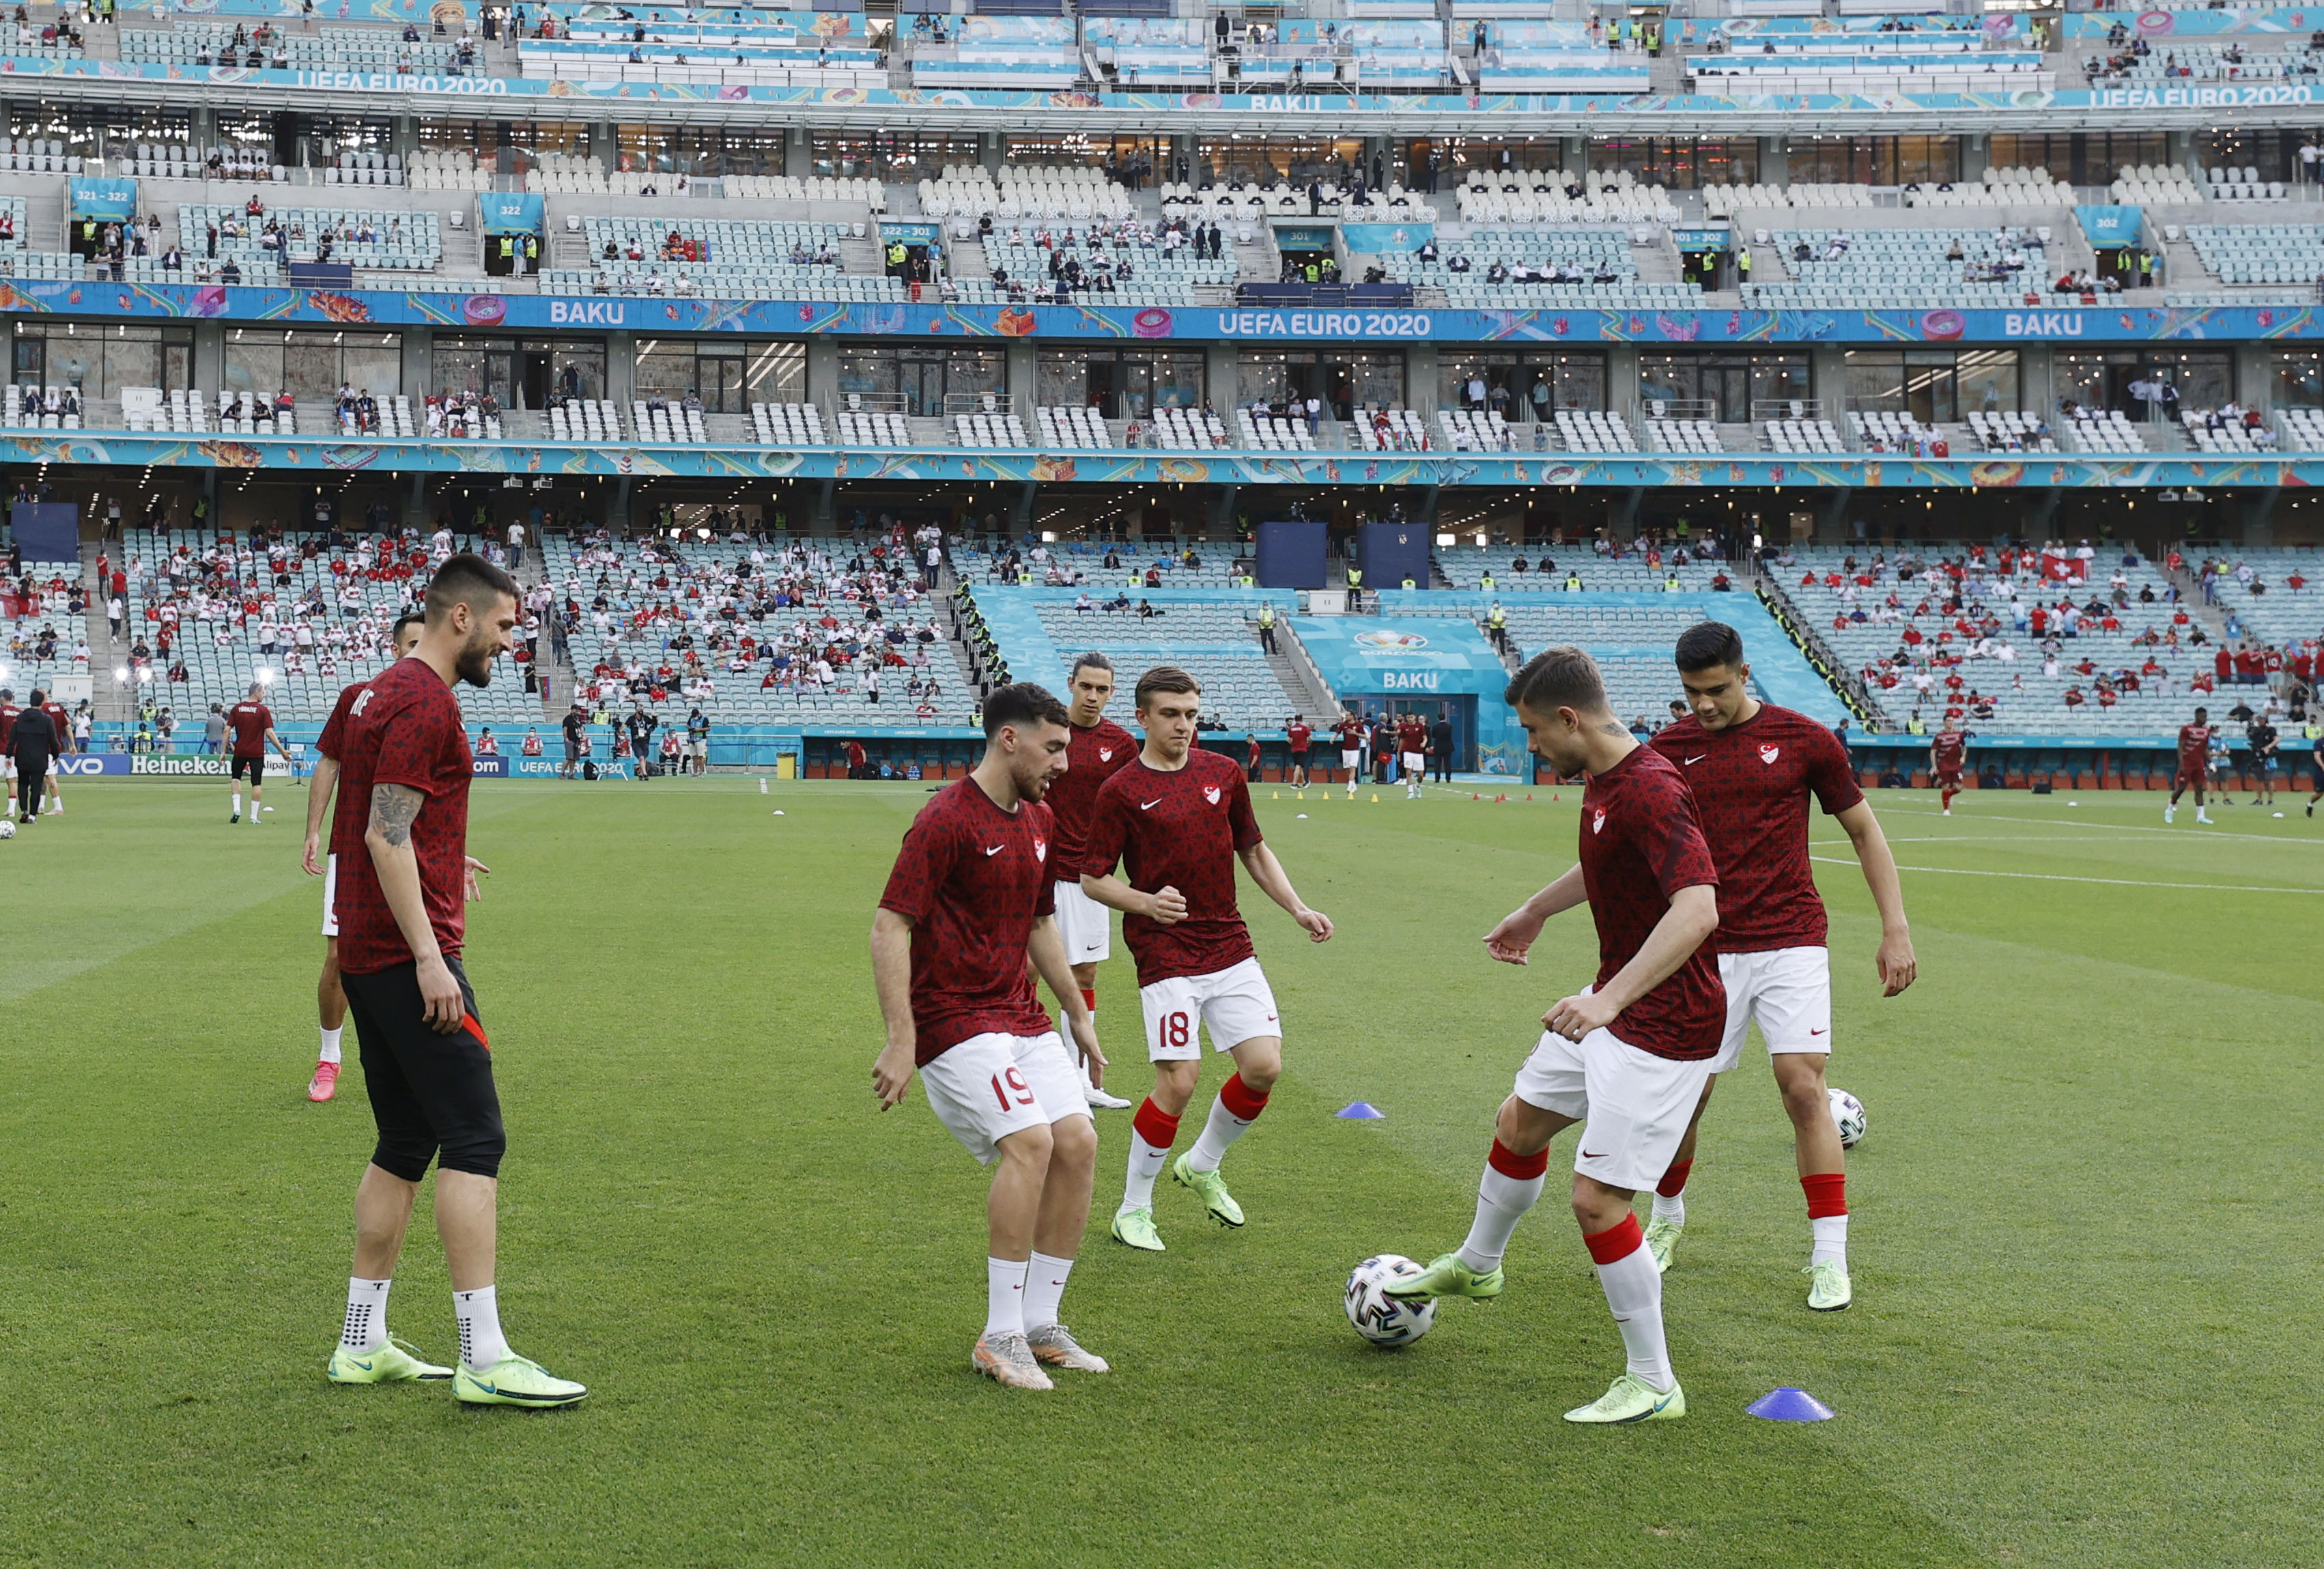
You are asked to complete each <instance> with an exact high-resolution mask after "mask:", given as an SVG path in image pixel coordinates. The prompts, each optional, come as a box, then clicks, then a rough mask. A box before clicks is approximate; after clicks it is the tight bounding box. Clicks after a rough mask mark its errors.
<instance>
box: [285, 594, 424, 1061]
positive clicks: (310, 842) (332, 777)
mask: <svg viewBox="0 0 2324 1569" xmlns="http://www.w3.org/2000/svg"><path fill="white" fill-rule="evenodd" d="M426 619H427V618H426V617H424V616H422V615H420V614H419V613H418V612H417V611H408V612H406V613H405V614H402V615H401V616H399V617H397V618H396V623H395V630H394V631H393V632H392V633H390V634H389V635H390V637H391V638H392V641H393V643H394V649H395V658H396V659H398V660H401V659H402V658H403V657H404V656H406V655H407V654H409V653H410V652H411V650H412V647H413V645H414V644H416V643H418V642H419V641H420V627H421V626H422V625H423V624H424V623H425V622H426ZM370 687H371V683H370V682H369V681H354V682H350V683H349V684H348V685H347V687H346V688H345V689H344V690H342V691H341V692H340V693H339V700H338V702H337V704H335V705H333V706H332V708H331V716H330V718H329V719H328V720H327V721H326V722H325V724H324V725H323V734H322V737H321V739H319V740H318V741H317V742H316V743H315V776H314V778H313V779H311V780H309V781H308V783H307V846H306V849H305V851H304V852H303V853H302V854H300V865H301V866H303V867H305V868H306V871H307V875H308V876H309V877H320V878H321V879H322V880H323V974H322V975H321V977H320V978H319V979H318V980H317V981H316V983H315V1010H316V1014H317V1017H318V1029H320V1031H321V1033H322V1041H321V1045H320V1047H319V1048H318V1055H317V1057H316V1058H315V1072H314V1074H313V1075H312V1076H311V1077H309V1079H308V1081H307V1098H308V1099H309V1100H310V1101H315V1102H322V1101H327V1100H329V1099H330V1098H331V1097H332V1096H333V1095H334V1094H337V1093H338V1084H339V1066H340V1065H339V1055H340V1053H339V1031H340V1030H341V1029H344V1028H346V1021H347V993H346V988H345V987H343V986H341V985H340V984H339V918H338V914H337V911H336V910H334V909H332V905H333V903H334V901H335V900H336V899H337V894H338V886H339V857H340V856H341V855H349V856H353V855H355V854H361V853H362V850H363V833H364V822H365V820H366V819H367V817H368V814H369V810H370V803H369V802H367V801H358V800H356V799H355V798H354V797H353V796H342V797H340V798H339V801H338V806H337V810H333V808H332V802H331V798H332V794H333V792H334V790H335V789H336V787H337V784H338V780H339V749H340V748H341V747H342V746H343V745H345V744H346V730H347V710H348V709H349V708H351V707H353V706H355V697H356V695H357V694H358V693H361V692H364V691H366V690H368V689H369V688H370ZM326 813H328V814H329V815H330V819H331V835H330V844H329V845H328V847H327V848H326V846H325V845H324V843H323V817H324V815H325V814H326ZM318 852H320V853H321V858H320V859H318Z"/></svg>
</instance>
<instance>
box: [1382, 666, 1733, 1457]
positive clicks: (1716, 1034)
mask: <svg viewBox="0 0 2324 1569" xmlns="http://www.w3.org/2000/svg"><path fill="white" fill-rule="evenodd" d="M1507 700H1508V702H1509V703H1510V704H1512V705H1513V706H1515V707H1516V709H1517V718H1518V720H1519V722H1520V723H1522V724H1523V725H1525V727H1526V740H1527V744H1528V745H1529V747H1530V748H1531V750H1532V752H1534V754H1535V756H1537V757H1540V758H1543V759H1545V761H1548V763H1549V764H1550V765H1551V767H1553V768H1554V769H1555V770H1556V771H1557V774H1558V776H1559V777H1560V778H1567V777H1570V776H1572V775H1573V774H1576V773H1586V774H1587V775H1589V783H1588V785H1587V786H1586V787H1585V789H1583V791H1582V822H1581V830H1580V834H1581V859H1580V861H1579V862H1578V863H1576V864H1575V866H1574V867H1573V869H1572V871H1570V872H1566V873H1565V874H1564V875H1563V876H1562V877H1560V878H1559V879H1558V880H1557V881H1554V882H1553V883H1551V884H1550V885H1549V886H1548V887H1546V888H1545V889H1543V890H1542V891H1540V892H1538V893H1536V894H1535V895H1534V896H1533V897H1532V898H1531V899H1528V900H1526V901H1525V903H1523V904H1522V905H1519V906H1518V907H1517V909H1515V910H1513V911H1512V912H1510V914H1509V915H1508V916H1507V917H1505V918H1503V919H1502V920H1501V922H1500V924H1499V925H1498V926H1496V927H1495V928H1493V929H1492V931H1491V932H1490V933H1489V934H1487V936H1486V937H1485V951H1486V952H1487V953H1488V954H1489V955H1491V956H1492V957H1494V958H1496V959H1499V960H1501V961H1502V962H1504V963H1507V964H1524V963H1526V955H1527V954H1528V953H1529V951H1530V950H1531V948H1532V946H1533V944H1534V940H1535V938H1536V937H1539V936H1540V935H1541V928H1542V925H1543V923H1544V922H1545V921H1547V920H1548V919H1549V918H1550V917H1551V916H1554V915H1556V914H1558V913H1560V912H1561V911H1563V910H1568V909H1572V908H1573V907H1574V906H1576V905H1578V904H1581V903H1583V902H1584V901H1585V900H1586V901H1587V902H1588V904H1589V906H1590V915H1591V920H1592V921H1594V922H1595V923H1596V925H1597V928H1598V974H1597V978H1596V979H1595V980H1593V981H1592V982H1591V983H1590V984H1589V985H1587V986H1585V987H1583V988H1582V989H1581V990H1580V991H1579V992H1575V993H1573V994H1572V996H1569V997H1566V998H1563V999H1562V1000H1561V1001H1558V1002H1557V1003H1556V1004H1555V1005H1554V1007H1552V1008H1551V1009H1550V1011H1548V1012H1547V1013H1545V1014H1544V1015H1543V1016H1542V1023H1543V1024H1544V1025H1545V1026H1546V1027H1547V1029H1546V1031H1545V1033H1544V1034H1543V1036H1542V1038H1541V1041H1540V1043H1539V1044H1538V1045H1536V1046H1535V1048H1534V1049H1533V1055H1532V1056H1530V1057H1527V1058H1526V1061H1525V1066H1522V1067H1520V1068H1518V1069H1517V1084H1516V1087H1515V1088H1514V1089H1513V1090H1512V1091H1511V1092H1510V1094H1509V1098H1508V1100H1506V1101H1504V1102H1502V1103H1501V1109H1500V1113H1499V1118H1498V1119H1497V1121H1496V1123H1495V1126H1494V1138H1493V1147H1492V1150H1491V1153H1490V1154H1489V1156H1488V1157H1487V1159H1486V1164H1485V1175H1484V1177H1483V1178H1482V1180H1481V1181H1480V1183H1479V1185H1478V1189H1477V1210H1476V1219H1475V1221H1474V1223H1472V1224H1471V1227H1470V1229H1469V1235H1468V1239H1467V1240H1466V1241H1463V1242H1462V1244H1461V1246H1460V1247H1459V1248H1458V1249H1457V1250H1455V1251H1452V1252H1450V1253H1445V1254H1443V1255H1441V1256H1440V1257H1438V1258H1437V1259H1436V1260H1434V1261H1433V1262H1432V1263H1430V1264H1429V1266H1428V1267H1427V1268H1426V1269H1424V1270H1422V1271H1421V1272H1420V1273H1419V1274H1418V1275H1417V1276H1416V1277H1414V1278H1411V1279H1408V1280H1405V1281H1400V1282H1398V1283H1397V1284H1396V1285H1393V1286H1390V1287H1389V1288H1388V1294H1389V1295H1390V1296H1394V1297H1497V1296H1499V1295H1500V1291H1501V1287H1502V1276H1501V1258H1502V1255H1503V1254H1504V1253H1506V1252H1507V1251H1508V1245H1509V1238H1510V1236H1511V1235H1512V1234H1513V1233H1514V1232H1516V1230H1517V1222H1518V1221H1520V1220H1522V1219H1523V1218H1524V1217H1525V1214H1526V1211H1527V1210H1529V1209H1531V1208H1532V1207H1533V1206H1534V1204H1535V1201H1536V1200H1538V1199H1539V1198H1540V1197H1541V1194H1542V1188H1543V1187H1544V1186H1545V1183H1546V1181H1547V1173H1548V1170H1549V1141H1550V1140H1552V1139H1553V1138H1554V1137H1556V1136H1557V1134H1558V1133H1559V1131H1562V1130H1563V1129H1565V1128H1568V1127H1571V1126H1572V1125H1573V1124H1574V1123H1576V1122H1582V1123H1584V1124H1585V1125H1584V1126H1583V1128H1582V1137H1581V1139H1580V1140H1579V1141H1578V1142H1577V1144H1576V1147H1575V1155H1574V1160H1573V1214H1574V1218H1575V1219H1576V1220H1578V1221H1579V1222H1580V1223H1581V1224H1582V1241H1583V1242H1584V1243H1585V1244H1586V1245H1587V1246H1588V1247H1589V1249H1590V1256H1591V1260H1594V1261H1595V1262H1596V1264H1597V1267H1598V1280H1599V1284H1600V1287H1601V1288H1603V1289H1604V1291H1605V1293H1606V1305H1607V1306H1609V1308H1611V1309H1612V1310H1613V1315H1614V1323H1615V1324H1616V1326H1617V1327H1618V1328H1619V1329H1620V1331H1621V1334H1622V1344H1623V1347H1624V1349H1625V1351H1626V1352H1627V1353H1628V1363H1627V1366H1626V1367H1625V1369H1624V1371H1623V1372H1622V1374H1621V1376H1620V1377H1618V1378H1617V1379H1616V1380H1614V1382H1613V1384H1612V1386H1611V1387H1610V1388H1609V1389H1607V1391H1606V1393H1605V1394H1604V1395H1602V1396H1600V1398H1598V1399H1596V1400H1595V1401H1592V1402H1591V1404H1589V1405H1587V1406H1582V1407H1576V1408H1574V1409H1573V1410H1571V1411H1568V1412H1567V1413H1566V1414H1565V1419H1566V1420H1567V1421H1569V1422H1653V1421H1665V1420H1668V1419H1670V1418H1672V1417H1683V1416H1685V1415H1686V1397H1685V1395H1684V1394H1683V1393H1682V1392H1681V1391H1680V1389H1679V1384H1678V1376H1677V1374H1675V1373H1674V1372H1673V1371H1671V1363H1670V1352H1669V1349H1668V1346H1667V1344H1666V1343H1665V1340H1664V1338H1663V1307H1662V1275H1661V1273H1660V1272H1659V1271H1658V1270H1657V1269H1655V1257H1654V1254H1653V1253H1652V1252H1651V1251H1648V1250H1647V1248H1646V1238H1645V1235H1644V1233H1643V1232H1640V1230H1639V1229H1638V1219H1637V1216H1636V1215H1634V1214H1631V1213H1630V1201H1631V1199H1632V1197H1633V1196H1635V1195H1636V1193H1637V1190H1638V1189H1639V1188H1642V1187H1652V1186H1654V1185H1655V1179H1656V1178H1657V1177H1660V1176H1661V1175H1662V1174H1663V1172H1664V1171H1665V1169H1667V1168H1668V1167H1669V1166H1670V1162H1671V1157H1672V1155H1673V1154H1674V1152H1675V1151H1676V1150H1677V1149H1678V1143H1679V1140H1681V1139H1682V1138H1683V1137H1684V1136H1685V1134H1686V1125H1687V1119H1688V1118H1689V1117H1690V1116H1691V1115H1692V1113H1693V1112H1694V1108H1695V1104H1696V1102H1697V1101H1698V1100H1699V1099H1700V1098H1701V1093H1702V1087H1703V1085H1704V1084H1705V1083H1707V1082H1708V1081H1709V1078H1710V1074H1711V1058H1712V1057H1716V1056H1718V1054H1719V1042H1720V1029H1722V1028H1723V1027H1724V1024H1725V1021H1726V1018H1727V998H1726V994H1725V992H1723V991H1722V990H1721V988H1720V983H1719V966H1718V964H1716V963H1715V962H1714V961H1713V958H1712V955H1711V944H1710V942H1709V940H1708V939H1709V938H1710V937H1711V932H1712V931H1713V930H1714V929H1715V928H1717V927H1718V925H1719V905H1718V893H1719V882H1720V878H1719V874H1718V872H1716V871H1715V870H1714V869H1713V867H1712V865H1711V850H1710V847H1709V846H1708V845H1707V844H1704V843H1703V837H1702V828H1701V824H1700V823H1699V822H1698V821H1697V819H1696V817H1695V809H1694V798H1693V797H1692V795H1691V794H1689V793H1688V790H1687V788H1686V780H1684V779H1683V778H1682V777H1681V776H1680V773H1679V771H1678V769H1677V768H1676V767H1675V766H1674V764H1672V763H1670V762H1668V761H1665V760H1664V758H1663V757H1662V755H1661V754H1660V753H1658V752H1655V750H1654V749H1653V748H1652V747H1647V746H1641V745H1639V744H1638V743H1637V740H1636V739H1635V738H1633V737H1632V735H1631V734H1630V733H1629V732H1628V730H1626V729H1624V728H1623V726H1622V725H1621V723H1620V722H1619V721H1618V720H1617V719H1616V718H1615V717H1614V712H1613V710H1612V708H1611V707H1609V706H1608V704H1607V702H1606V688H1605V684H1604V682H1603V680H1602V679H1601V678H1600V676H1599V674H1598V667H1597V665H1596V664H1595V663H1594V662H1593V661H1592V660H1591V658H1590V656H1589V655H1588V654H1586V653H1584V652H1582V651H1581V650H1580V649H1574V648H1555V649H1549V650H1546V651H1544V652H1542V653H1538V654H1535V656H1534V657H1533V658H1532V659H1531V660H1527V661H1526V665H1525V668H1524V669H1520V670H1518V671H1517V674H1516V676H1514V677H1513V678H1510V681H1509V685H1508V695H1507Z"/></svg>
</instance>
